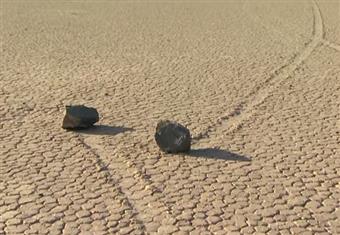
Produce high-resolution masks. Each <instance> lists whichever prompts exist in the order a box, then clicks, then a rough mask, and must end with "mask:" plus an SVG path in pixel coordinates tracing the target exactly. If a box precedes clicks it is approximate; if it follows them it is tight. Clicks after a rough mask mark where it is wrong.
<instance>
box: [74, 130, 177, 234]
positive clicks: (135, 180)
mask: <svg viewBox="0 0 340 235" xmlns="http://www.w3.org/2000/svg"><path fill="white" fill-rule="evenodd" d="M79 139H81V140H82V143H83V145H84V146H85V147H86V148H89V149H91V151H92V152H94V153H95V155H96V156H97V159H98V165H99V167H100V169H101V170H103V171H105V173H106V174H107V175H108V176H109V177H108V178H109V179H111V178H113V177H112V176H111V175H112V173H113V175H115V176H116V178H118V179H117V180H114V181H113V180H111V182H113V183H114V184H115V185H117V186H118V188H119V190H120V192H121V194H124V196H125V198H126V200H127V202H128V206H129V207H131V208H133V209H134V212H135V213H134V215H135V217H136V222H137V223H139V225H140V226H141V227H142V229H143V230H144V232H146V233H149V232H150V233H153V232H157V231H155V227H154V225H153V224H152V222H151V223H150V221H155V220H157V217H158V218H162V219H164V221H171V220H175V219H174V218H173V216H172V213H171V209H170V207H169V206H167V205H166V204H164V203H162V202H161V201H160V200H159V198H160V197H161V191H160V190H159V189H158V188H156V187H154V186H153V185H152V183H153V182H152V181H151V180H149V177H148V175H147V174H145V172H144V171H145V170H144V169H140V167H138V166H136V165H135V164H134V163H133V162H132V161H129V159H130V158H129V157H128V155H129V154H128V153H126V154H124V155H122V154H115V152H117V151H116V150H114V149H112V151H111V149H105V148H104V146H105V147H108V143H104V141H101V140H99V139H98V137H96V136H90V137H86V138H83V137H81V136H79ZM113 154H114V157H112V155H113ZM110 166H111V167H110ZM152 208H157V209H156V210H153V209H152ZM161 225H163V224H158V227H160V226H161ZM156 229H158V228H156Z"/></svg>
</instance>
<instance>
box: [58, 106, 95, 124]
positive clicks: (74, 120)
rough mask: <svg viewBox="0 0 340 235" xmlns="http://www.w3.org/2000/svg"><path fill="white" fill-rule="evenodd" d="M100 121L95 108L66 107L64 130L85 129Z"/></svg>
mask: <svg viewBox="0 0 340 235" xmlns="http://www.w3.org/2000/svg"><path fill="white" fill-rule="evenodd" d="M98 121H99V114H98V112H97V110H96V109H95V108H90V107H86V106H84V105H75V106H66V113H65V117H64V120H63V126H62V127H63V128H64V129H85V128H89V127H91V126H93V124H95V123H96V122H98Z"/></svg>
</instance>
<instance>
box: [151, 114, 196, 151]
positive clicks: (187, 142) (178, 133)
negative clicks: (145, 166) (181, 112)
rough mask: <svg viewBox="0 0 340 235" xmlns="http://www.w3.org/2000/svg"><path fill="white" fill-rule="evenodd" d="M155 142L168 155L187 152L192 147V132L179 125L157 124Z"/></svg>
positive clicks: (162, 122) (163, 122) (169, 122)
mask: <svg viewBox="0 0 340 235" xmlns="http://www.w3.org/2000/svg"><path fill="white" fill-rule="evenodd" d="M155 140H156V143H157V145H158V147H159V148H160V149H161V150H162V151H163V152H166V153H179V152H187V151H189V150H190V146H191V136H190V131H189V130H188V129H187V128H185V127H184V126H182V125H181V124H179V123H176V122H171V121H168V120H166V121H160V122H159V123H158V124H157V128H156V134H155Z"/></svg>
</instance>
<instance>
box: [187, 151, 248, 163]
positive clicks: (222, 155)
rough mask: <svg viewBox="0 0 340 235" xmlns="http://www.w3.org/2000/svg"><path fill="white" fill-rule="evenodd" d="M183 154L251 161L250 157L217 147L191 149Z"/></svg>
mask: <svg viewBox="0 0 340 235" xmlns="http://www.w3.org/2000/svg"><path fill="white" fill-rule="evenodd" d="M185 155H187V156H192V157H202V158H210V159H221V160H228V161H248V162H249V161H251V159H250V158H248V157H246V156H242V155H239V154H236V153H231V152H229V151H226V150H222V149H217V148H202V149H192V150H190V151H189V152H188V153H186V154H185Z"/></svg>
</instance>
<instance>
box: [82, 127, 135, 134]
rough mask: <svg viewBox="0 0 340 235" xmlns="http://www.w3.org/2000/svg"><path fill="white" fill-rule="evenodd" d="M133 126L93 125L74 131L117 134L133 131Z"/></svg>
mask: <svg viewBox="0 0 340 235" xmlns="http://www.w3.org/2000/svg"><path fill="white" fill-rule="evenodd" d="M134 130H135V129H133V128H128V127H122V126H108V125H94V126H92V127H90V128H87V129H81V130H76V132H78V133H81V134H87V135H117V134H120V133H124V132H126V131H134Z"/></svg>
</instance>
